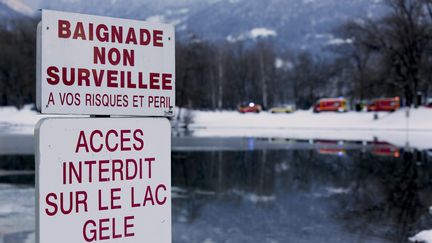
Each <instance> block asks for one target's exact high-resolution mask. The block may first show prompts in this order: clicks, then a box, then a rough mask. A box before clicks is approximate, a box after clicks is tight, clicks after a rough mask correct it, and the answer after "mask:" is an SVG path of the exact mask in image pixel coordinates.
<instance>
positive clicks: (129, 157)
mask: <svg viewBox="0 0 432 243" xmlns="http://www.w3.org/2000/svg"><path fill="white" fill-rule="evenodd" d="M170 132H171V127H170V124H169V122H168V120H167V119H165V118H71V119H69V118H65V119H63V118H54V119H44V120H42V121H40V122H39V123H38V125H37V128H36V136H35V137H36V138H37V141H36V242H37V243H59V242H61V243H81V242H82V243H86V242H101V241H102V242H107V243H115V242H118V243H119V242H121V243H136V242H140V243H146V242H149V243H154V242H158V243H168V242H169V243H170V242H171V155H170V151H171V140H170V139H171V136H170Z"/></svg>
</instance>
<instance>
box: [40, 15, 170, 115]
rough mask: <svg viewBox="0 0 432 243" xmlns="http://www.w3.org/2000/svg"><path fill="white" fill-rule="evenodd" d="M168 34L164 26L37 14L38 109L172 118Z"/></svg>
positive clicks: (52, 112)
mask: <svg viewBox="0 0 432 243" xmlns="http://www.w3.org/2000/svg"><path fill="white" fill-rule="evenodd" d="M174 34H175V32H174V27H173V26H172V25H167V24H161V23H150V22H143V21H136V20H126V19H118V18H109V17H100V16H92V15H84V14H76V13H67V12H58V11H51V10H42V23H41V24H39V26H38V58H37V62H38V63H37V92H36V93H37V107H38V110H39V111H41V112H42V113H44V114H82V115H135V116H173V107H174V106H175V36H174Z"/></svg>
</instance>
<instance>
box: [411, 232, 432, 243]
mask: <svg viewBox="0 0 432 243" xmlns="http://www.w3.org/2000/svg"><path fill="white" fill-rule="evenodd" d="M409 240H410V241H411V242H424V243H432V230H423V231H421V232H419V233H417V234H416V235H415V236H413V237H410V238H409Z"/></svg>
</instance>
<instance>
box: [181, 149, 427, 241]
mask: <svg viewBox="0 0 432 243" xmlns="http://www.w3.org/2000/svg"><path fill="white" fill-rule="evenodd" d="M318 143H321V145H322V146H320V147H319V148H315V149H310V150H272V151H271V152H270V151H268V150H259V151H251V152H188V153H184V152H182V153H174V154H173V158H174V160H173V169H172V172H173V185H175V186H176V187H178V188H177V190H178V192H177V193H176V195H177V198H176V199H175V203H174V212H175V213H174V215H173V216H174V221H175V222H176V223H177V224H175V225H183V226H179V227H180V228H181V229H182V231H181V232H180V231H175V233H178V234H181V233H184V232H187V233H185V235H183V236H184V240H183V238H181V237H180V238H177V241H178V242H187V241H189V242H203V241H205V240H212V241H214V242H221V241H222V242H224V241H226V240H228V239H231V241H230V242H266V241H269V242H270V241H272V242H322V239H328V240H326V242H333V241H336V240H343V241H344V242H407V239H408V237H410V236H412V235H414V234H415V233H417V232H419V231H420V230H422V229H427V228H431V227H432V222H431V220H432V217H431V216H430V214H429V211H428V208H429V206H431V205H432V190H431V189H432V181H431V179H430V178H432V177H431V173H432V168H431V163H430V162H432V161H431V160H432V158H431V156H430V153H428V152H427V151H418V150H407V149H400V148H397V147H395V146H393V145H391V144H389V143H383V142H371V143H366V145H367V147H366V148H367V149H366V150H364V149H363V150H361V149H346V148H344V146H343V144H342V143H338V142H337V143H333V142H332V143H329V142H328V141H326V142H323V141H319V142H318ZM315 144H316V143H315ZM217 217H222V218H226V217H227V218H229V220H228V221H234V222H236V223H235V224H234V225H233V224H230V223H229V222H226V221H222V220H220V219H219V218H218V219H216V218H217ZM184 225H189V227H186V226H184ZM197 227H200V228H199V229H198V228H197ZM212 227H215V228H219V229H220V230H221V231H223V232H230V230H231V231H233V232H237V233H240V234H241V237H240V236H239V235H237V234H234V233H232V234H231V233H226V234H223V235H220V234H218V232H214V231H213V230H211V228H212ZM198 230H204V231H206V233H205V234H203V235H200V234H198V233H197V232H195V231H198ZM186 235H195V237H197V238H188V237H186ZM200 237H201V238H200ZM324 237H325V238H324ZM175 239H176V238H175ZM233 239H234V240H233ZM319 239H321V240H319Z"/></svg>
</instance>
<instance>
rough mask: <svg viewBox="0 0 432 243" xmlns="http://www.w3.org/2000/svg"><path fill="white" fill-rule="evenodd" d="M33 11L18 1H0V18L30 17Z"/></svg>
mask: <svg viewBox="0 0 432 243" xmlns="http://www.w3.org/2000/svg"><path fill="white" fill-rule="evenodd" d="M33 14H34V10H33V9H32V8H31V7H29V6H27V5H26V4H25V3H23V2H21V1H20V0H0V17H17V16H31V15H33Z"/></svg>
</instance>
